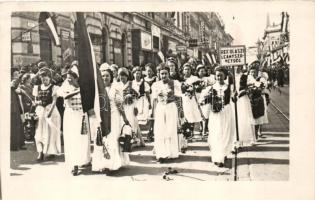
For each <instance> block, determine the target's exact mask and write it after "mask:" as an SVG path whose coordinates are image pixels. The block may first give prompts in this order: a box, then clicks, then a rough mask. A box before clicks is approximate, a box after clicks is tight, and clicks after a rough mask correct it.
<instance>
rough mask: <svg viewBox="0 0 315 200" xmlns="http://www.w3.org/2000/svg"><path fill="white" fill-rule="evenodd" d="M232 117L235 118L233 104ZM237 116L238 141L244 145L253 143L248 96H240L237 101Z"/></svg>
mask: <svg viewBox="0 0 315 200" xmlns="http://www.w3.org/2000/svg"><path fill="white" fill-rule="evenodd" d="M232 106H233V115H234V116H235V109H234V104H232ZM237 116H238V132H239V140H240V141H242V142H243V143H244V144H245V145H248V144H250V143H251V142H255V141H256V138H255V129H254V126H253V125H252V124H253V121H254V118H253V113H252V107H251V104H250V100H249V98H248V96H246V95H245V96H242V97H241V98H239V99H238V100H237ZM233 136H234V141H235V140H236V129H235V131H234V134H233Z"/></svg>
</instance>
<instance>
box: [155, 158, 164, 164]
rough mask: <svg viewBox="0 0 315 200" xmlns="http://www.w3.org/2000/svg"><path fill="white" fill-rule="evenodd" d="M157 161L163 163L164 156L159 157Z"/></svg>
mask: <svg viewBox="0 0 315 200" xmlns="http://www.w3.org/2000/svg"><path fill="white" fill-rule="evenodd" d="M157 161H158V162H159V163H165V159H164V158H159V159H158V160H157Z"/></svg>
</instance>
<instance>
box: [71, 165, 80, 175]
mask: <svg viewBox="0 0 315 200" xmlns="http://www.w3.org/2000/svg"><path fill="white" fill-rule="evenodd" d="M71 173H72V175H73V176H78V175H79V167H78V166H74V168H73V170H72V171H71Z"/></svg>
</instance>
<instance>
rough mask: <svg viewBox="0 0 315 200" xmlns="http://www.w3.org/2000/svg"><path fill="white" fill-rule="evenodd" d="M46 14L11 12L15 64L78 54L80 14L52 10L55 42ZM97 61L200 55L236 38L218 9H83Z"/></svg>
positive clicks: (143, 61)
mask: <svg viewBox="0 0 315 200" xmlns="http://www.w3.org/2000/svg"><path fill="white" fill-rule="evenodd" d="M46 14H47V13H45V12H41V13H38V12H15V13H12V19H11V20H12V21H11V22H12V23H11V24H12V27H11V42H12V48H11V55H12V56H11V58H12V66H23V65H28V64H31V63H35V62H37V61H39V60H45V61H47V62H49V63H50V62H52V63H54V64H55V65H60V66H63V65H65V64H67V63H71V61H72V60H74V59H76V58H77V41H78V39H79V38H78V37H77V33H76V14H75V13H68V12H50V13H49V15H50V16H51V17H52V19H53V23H54V25H55V26H56V28H57V34H58V37H59V39H60V45H56V44H55V43H54V42H53V41H52V39H51V34H50V32H49V30H48V27H47V24H46V23H45V15H46ZM85 17H86V24H87V29H88V32H89V34H90V37H91V41H92V44H93V47H94V52H95V57H96V62H97V63H99V64H101V63H104V62H107V63H109V64H112V63H115V64H117V65H118V66H124V67H126V66H129V65H133V66H136V65H141V66H142V65H144V64H146V63H148V62H151V63H154V64H158V63H159V62H161V61H160V60H159V57H158V55H157V53H158V52H159V51H160V52H162V53H163V54H164V56H165V57H169V56H190V57H196V58H199V59H201V58H202V57H203V56H204V54H206V53H208V52H213V53H215V52H217V50H218V48H219V47H220V46H229V45H231V44H232V42H233V38H232V36H231V35H229V34H228V33H226V32H225V31H224V24H223V22H222V20H221V18H220V16H219V15H218V13H213V12H210V13H205V12H194V13H192V12H113V13H105V12H90V13H85Z"/></svg>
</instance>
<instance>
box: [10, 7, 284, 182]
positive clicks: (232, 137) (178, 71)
mask: <svg viewBox="0 0 315 200" xmlns="http://www.w3.org/2000/svg"><path fill="white" fill-rule="evenodd" d="M276 16H277V17H278V18H279V19H280V21H276V23H277V24H275V23H274V22H273V24H272V23H271V22H270V16H269V14H266V15H265V16H264V21H266V19H267V24H265V27H263V28H265V29H264V32H261V33H260V34H261V35H256V36H255V37H256V41H257V38H259V39H258V41H257V42H256V41H255V44H252V45H251V46H250V45H248V44H247V43H238V39H237V38H236V37H237V36H235V38H234V35H233V34H232V33H230V34H229V33H227V31H228V30H227V29H225V25H224V22H223V21H224V20H225V19H226V18H224V17H221V16H220V14H219V13H215V12H208V13H207V12H200V13H198V12H168V13H163V12H161V13H158V12H157V13H154V12H148V13H133V12H130V13H125V12H121V13H96V12H95V13H83V12H73V13H52V12H51V13H48V12H41V13H31V12H16V13H12V28H11V30H12V34H11V35H12V38H11V42H12V50H11V59H12V63H11V64H12V67H11V134H10V150H11V169H12V170H13V172H12V173H11V175H12V176H14V175H15V174H20V173H22V172H20V170H19V169H20V168H21V166H23V165H26V166H28V167H29V168H32V167H35V168H36V169H37V170H39V171H40V172H36V171H34V172H33V173H34V174H36V173H50V171H53V170H52V166H50V165H49V164H47V163H56V166H54V167H55V168H56V172H54V173H55V174H54V175H55V176H58V175H57V174H58V173H59V172H60V171H63V172H64V173H65V174H69V175H71V176H76V177H80V178H81V177H84V176H89V175H98V176H106V177H114V178H116V177H121V176H132V177H137V176H139V177H140V178H139V177H138V179H141V174H146V176H145V178H143V179H145V180H150V177H151V176H155V175H156V176H157V177H160V178H161V180H166V181H169V180H173V179H176V178H178V179H185V178H186V179H189V178H190V179H195V180H208V179H207V178H205V177H208V176H209V177H211V176H222V177H224V180H235V181H236V180H242V178H243V179H244V180H264V179H267V180H273V179H275V180H278V179H280V180H287V179H288V168H287V167H288V164H289V161H288V153H289V152H288V151H289V147H288V144H289V141H288V137H289V136H288V135H289V130H288V127H289V119H288V116H289V114H288V112H289V111H288V108H287V107H286V106H288V101H289V96H288V95H289V94H288V91H289V89H288V88H289V62H290V58H289V25H288V23H289V15H288V13H286V12H282V13H281V12H280V13H277V15H276ZM233 20H237V16H236V17H234V16H233V18H231V21H232V22H231V23H234V24H235V23H237V21H235V22H234V21H233ZM99 26H100V27H99ZM226 26H227V25H226ZM252 28H253V29H255V27H252ZM283 102H285V103H283ZM279 113H280V114H279ZM279 130H280V131H279ZM281 134H282V135H281ZM285 139H287V140H285ZM279 141H280V142H279ZM281 141H282V143H281ZM272 145H275V146H272ZM277 145H282V146H277ZM269 148H271V150H270V149H269ZM273 149H274V151H276V150H278V151H279V152H280V154H281V156H280V158H278V157H277V156H278V155H274V154H276V153H277V152H273V153H274V154H272V155H271V153H272V151H273ZM279 149H280V150H279ZM268 153H269V154H268ZM280 154H279V155H280ZM269 155H270V157H271V158H270V157H268V156H269ZM246 156H247V157H246ZM264 156H267V157H264ZM277 159H278V160H277ZM45 163H46V164H45ZM245 165H252V166H253V167H247V170H254V171H251V172H250V173H249V172H248V173H247V172H244V171H242V170H245V167H244V166H245ZM261 165H264V166H265V168H264V171H268V170H269V168H268V166H270V171H272V170H274V169H275V168H273V165H277V166H278V168H277V169H276V170H279V171H281V172H279V173H280V175H279V176H280V177H276V178H275V177H264V176H263V175H261V174H260V172H256V171H255V170H256V169H257V171H259V170H261V169H262V168H259V166H261ZM255 166H258V167H257V168H255ZM57 167H59V168H58V170H57ZM35 168H34V169H35ZM45 168H46V169H49V170H47V172H45ZM50 168H51V169H50ZM55 168H53V169H55ZM258 168H259V169H258ZM128 170H129V171H128ZM27 171H32V170H26V171H25V172H23V173H27ZM23 173H22V174H23ZM129 173H130V174H129ZM255 173H257V174H258V175H256V176H257V177H256V178H255V177H247V179H246V178H244V176H246V175H245V174H250V175H247V176H255ZM270 173H272V172H270ZM194 174H195V175H196V176H194ZM265 174H268V172H265ZM23 175H24V174H23ZM136 175H137V176H136ZM266 176H267V175H266ZM277 178H278V179H277ZM209 179H211V178H209ZM215 180H219V178H215Z"/></svg>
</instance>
